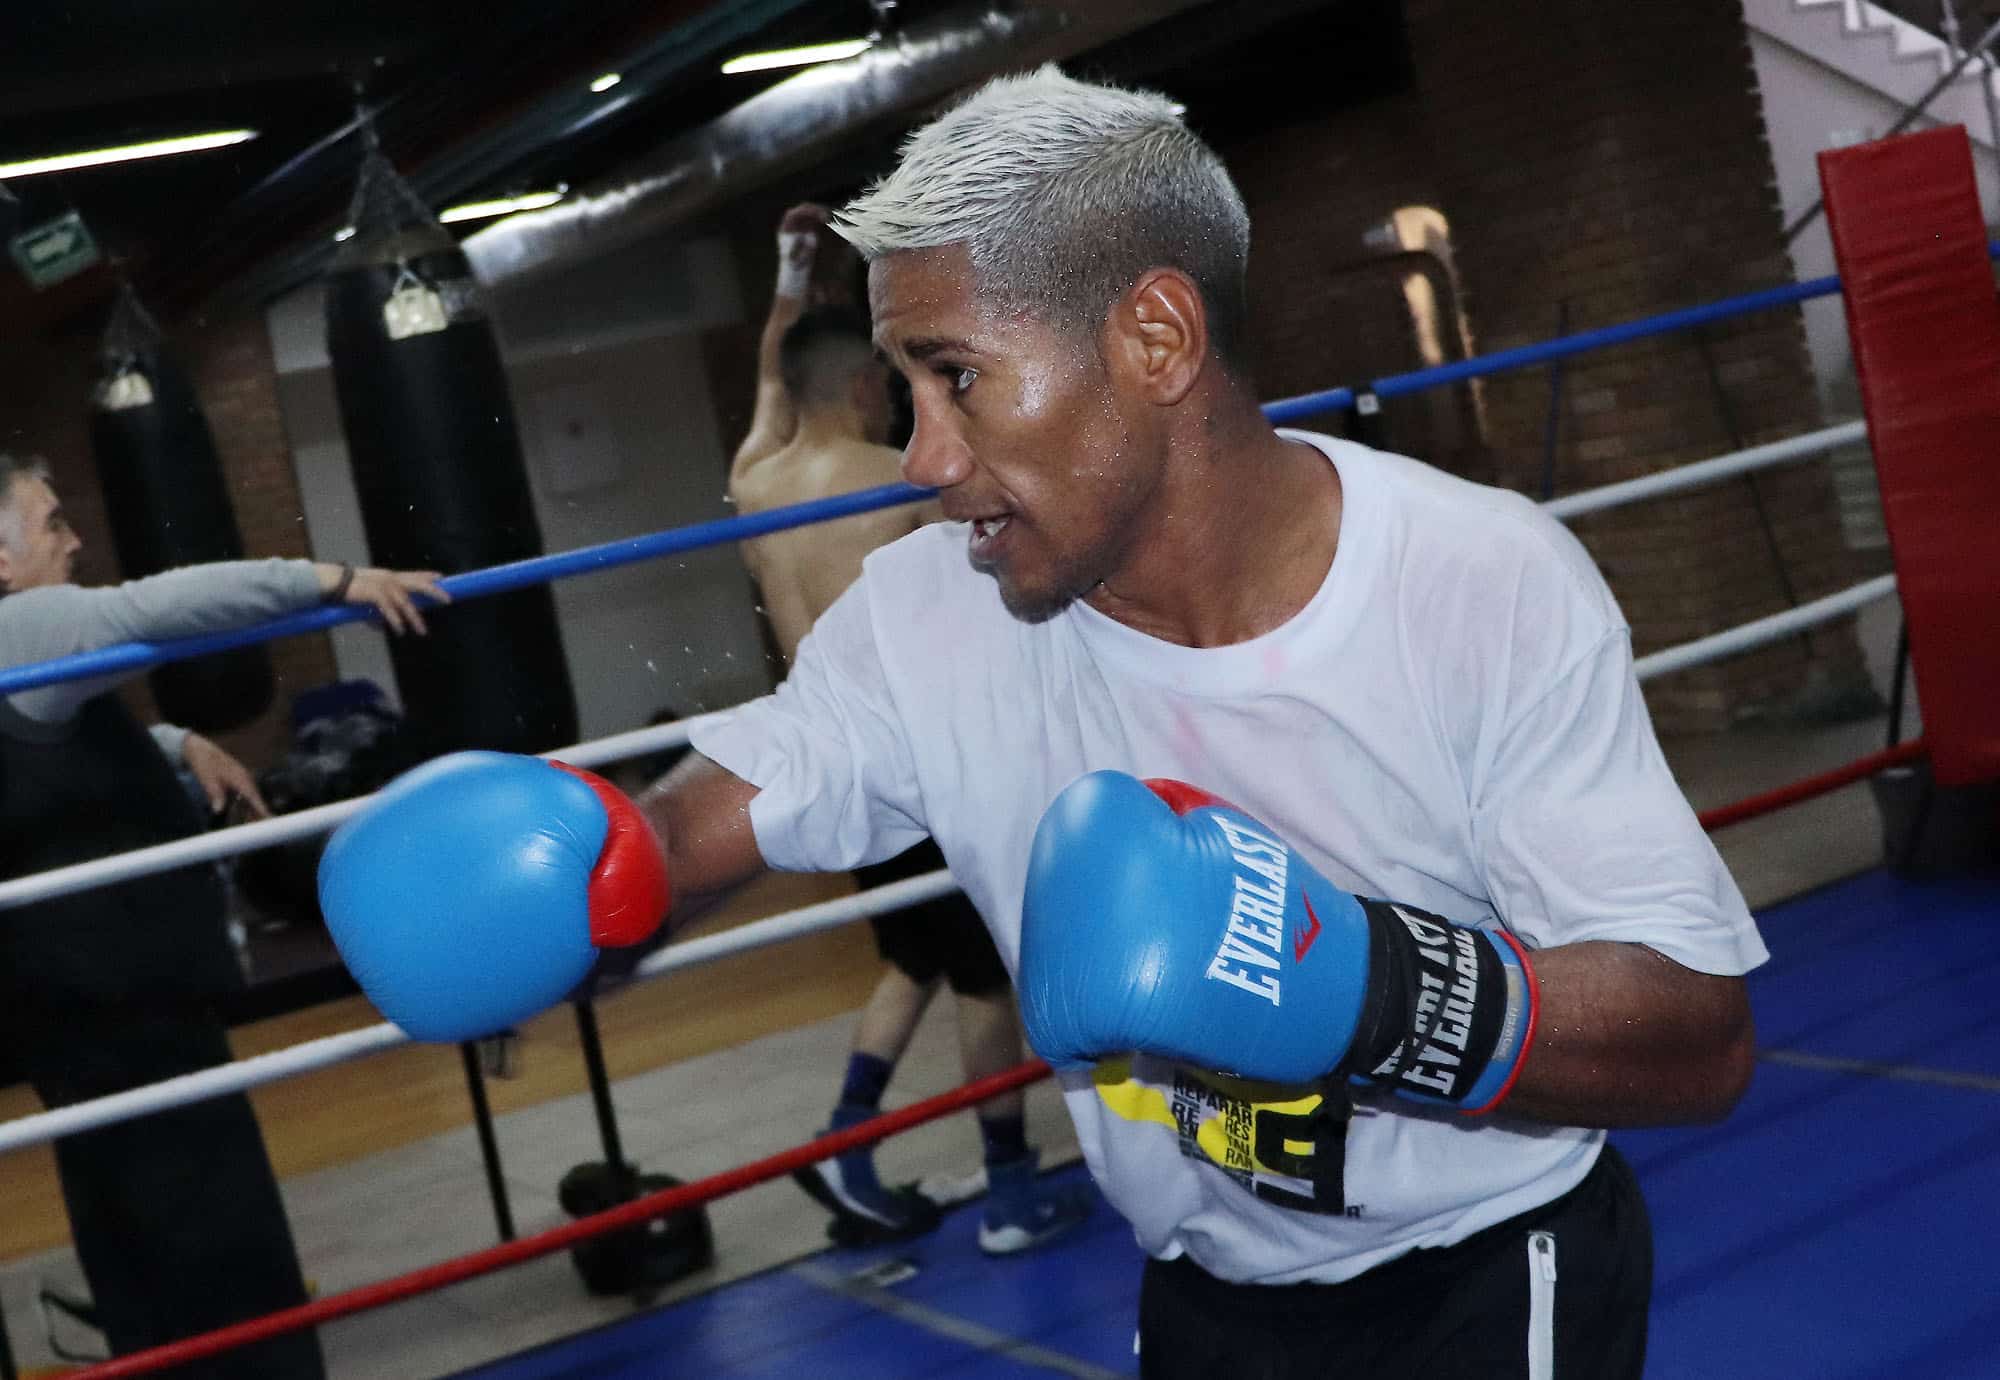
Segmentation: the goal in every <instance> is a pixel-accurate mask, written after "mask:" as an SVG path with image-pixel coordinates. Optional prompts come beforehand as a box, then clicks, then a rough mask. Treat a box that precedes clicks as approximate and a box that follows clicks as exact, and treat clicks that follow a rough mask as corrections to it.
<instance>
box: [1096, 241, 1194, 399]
mask: <svg viewBox="0 0 2000 1380" xmlns="http://www.w3.org/2000/svg"><path fill="white" fill-rule="evenodd" d="M1107 324H1108V326H1109V327H1110V329H1111V331H1112V332H1113V334H1114V336H1115V337H1116V345H1117V351H1116V356H1117V358H1118V360H1119V362H1120V364H1121V365H1122V366H1123V369H1124V372H1125V375H1126V378H1127V380H1128V382H1130V383H1131V384H1132V385H1133V386H1135V387H1136V388H1137V389H1138V391H1139V392H1140V394H1141V395H1142V396H1144V397H1145V398H1147V400H1148V401H1150V402H1153V403H1155V404H1158V405H1159V406H1163V407H1171V406H1173V405H1174V404H1176V403H1179V402H1180V401H1181V400H1182V399H1183V398H1185V397H1186V396H1187V395H1188V392H1189V391H1190V390H1191V389H1192V388H1193V387H1194V385H1195V381H1196V380H1197V379H1199V378H1200V377H1201V371H1202V369H1203V368H1204V367H1206V365H1207V363H1208V313H1207V310H1206V308H1205V307H1204V305H1203V303H1202V300H1201V289H1200V288H1198V287H1196V286H1195V284H1194V280H1193V279H1192V278H1190V277H1188V276H1187V275H1186V274H1185V273H1182V272H1181V271H1180V270H1179V269H1175V268H1153V269H1148V270H1147V271H1146V272H1145V274H1144V275H1143V276H1141V277H1140V279H1139V281H1138V282H1136V283H1134V284H1133V285H1132V286H1131V287H1130V288H1128V289H1127V290H1126V292H1125V295H1124V296H1123V297H1121V298H1119V299H1118V301H1117V302H1116V303H1115V304H1114V305H1113V306H1112V309H1111V317H1110V320H1109V322H1108V323H1107Z"/></svg>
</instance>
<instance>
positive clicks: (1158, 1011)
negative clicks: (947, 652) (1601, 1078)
mask: <svg viewBox="0 0 2000 1380" xmlns="http://www.w3.org/2000/svg"><path fill="white" fill-rule="evenodd" d="M1019 987H1020V994H1021V1015H1022V1021H1023V1024H1024V1026H1025V1028H1026V1030H1027V1035H1028V1039H1029V1042H1030V1043H1031V1044H1033V1045H1034V1047H1035V1049H1036V1050H1037V1051H1038V1052H1039V1053H1040V1054H1041V1055H1042V1056H1043V1057H1044V1058H1046V1059H1047V1060H1048V1061H1049V1062H1050V1063H1052V1064H1054V1065H1056V1066H1057V1067H1058V1068H1078V1067H1084V1066H1088V1065H1089V1064H1091V1063H1094V1062H1095V1061H1096V1060H1097V1059H1099V1058H1100V1057H1103V1056H1106V1055H1114V1054H1123V1053H1127V1052H1133V1051H1136V1052H1139V1053H1144V1054H1152V1055H1158V1056H1160V1057H1163V1058H1167V1059H1172V1060H1174V1061H1176V1062H1179V1063H1184V1064H1189V1065H1193V1066H1195V1067H1199V1068H1206V1069H1212V1070H1216V1071H1219V1072H1224V1073H1231V1074H1235V1075H1237V1076H1239V1077H1244V1078H1251V1079H1257V1080H1261V1081H1268V1082H1273V1083H1283V1084H1307V1083H1314V1082H1318V1081H1319V1080H1321V1079H1324V1078H1328V1077H1346V1078H1349V1079H1351V1080H1352V1081H1354V1082H1355V1083H1358V1084H1373V1085H1377V1086H1384V1087H1389V1088H1393V1089H1394V1090H1395V1091H1396V1092H1398V1093H1401V1094H1403V1095H1405V1096H1408V1097H1412V1098H1416V1099H1418V1100H1421V1101H1425V1102H1434V1103H1443V1104H1446V1105H1449V1106H1453V1107H1457V1108H1459V1109H1461V1110H1464V1111H1468V1112H1486V1111H1491V1110H1492V1109H1493V1108H1494V1107H1495V1106H1496V1105H1498V1104H1499V1102H1500V1100H1501V1099H1502V1098H1503V1097H1505V1096H1506V1095H1507V1093H1508V1091H1510V1090H1511V1089H1512V1087H1513V1085H1514V1080H1515V1078H1516V1076H1517V1075H1518V1074H1519V1072H1520V1069H1521V1062H1522V1060H1523V1058H1524V1057H1525V1056H1526V1054H1527V1051H1528V1049H1529V1047H1530V1045H1531V1043H1532V1041H1533V1038H1534V1027H1535V1017H1536V1014H1537V1006H1538V1000H1539V997H1538V992H1537V989H1536V985H1535V976H1534V971H1533V969H1532V968H1531V967H1530V965H1529V963H1528V956H1527V952H1526V950H1524V949H1523V948H1522V947H1521V946H1520V944H1519V943H1518V942H1517V941H1516V940H1515V939H1514V937H1513V936H1512V935H1509V934H1507V933H1505V932H1504V931H1499V932H1489V931H1484V930H1476V929H1471V928H1468V927H1465V926H1462V925H1456V924H1453V923H1452V922H1451V921H1449V920H1445V919H1443V918H1441V917H1439V916H1436V915H1432V914H1430V913H1429V912H1427V911H1422V910H1418V909H1416V908H1414V907H1411V906H1404V905H1397V904H1393V903H1390V902H1386V901H1377V900H1369V899H1364V898H1361V897H1356V896H1351V895H1349V894H1348V893H1347V892H1345V891H1343V890H1341V889H1340V888H1339V887H1337V886H1335V885H1333V883H1331V882H1329V881H1327V880H1326V878H1324V877H1322V876H1320V875H1319V873H1318V872H1317V871H1315V870H1314V869H1313V867H1312V866H1311V865H1310V864H1308V863H1307V862H1306V861H1305V860H1304V859H1303V858H1301V857H1300V856H1299V855H1298V854H1297V853H1296V852H1294V851H1293V850H1292V849H1291V848H1290V847H1289V846H1288V845H1286V844H1285V843H1284V841H1283V840H1281V839H1279V838H1278V837H1277V836H1276V835H1275V834H1273V833H1272V832H1271V831H1270V830H1269V829H1267V828H1265V827H1264V826H1263V825H1262V824H1260V823H1258V822H1257V821H1256V820H1254V819H1252V818H1251V817H1250V816H1249V815H1247V814H1245V813H1243V812H1242V811H1241V810H1238V809H1236V808H1235V807H1234V806H1232V805H1230V804H1228V803H1227V802H1226V801H1222V800H1219V799H1217V798H1216V797H1214V796H1211V795H1208V794H1207V793H1206V792H1203V791H1199V790H1196V789H1195V788H1193V787H1191V786H1186V785H1183V784H1181V783H1180V782H1177V781H1150V782H1140V781H1138V780H1136V779H1134V778H1133V777H1130V776H1127V775H1125V774H1124V773H1122V772H1110V771H1100V772H1093V773H1092V774H1091V775H1089V776H1086V777H1083V778H1082V779H1080V780H1078V781H1076V782H1075V783H1073V784H1072V785H1071V786H1069V788H1068V789H1066V790H1065V791H1063V793H1062V794H1061V795H1059V796H1057V797H1056V799H1055V802H1054V803H1053V804H1051V805H1050V806H1049V808H1048V811H1047V813H1046V814H1044V815H1043V816H1042V822H1041V826H1040V828H1038V829H1037V830H1036V832H1035V843H1034V850H1033V853H1032V854H1031V856H1030V859H1029V863H1028V885H1027V895H1026V901H1025V905H1024V908H1023V911H1022V921H1021V973H1020V982H1019Z"/></svg>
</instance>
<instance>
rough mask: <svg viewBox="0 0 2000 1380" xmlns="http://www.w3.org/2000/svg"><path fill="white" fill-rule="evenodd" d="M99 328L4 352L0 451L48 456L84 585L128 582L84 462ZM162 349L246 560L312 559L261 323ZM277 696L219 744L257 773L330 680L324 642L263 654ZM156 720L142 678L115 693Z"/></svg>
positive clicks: (187, 336)
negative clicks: (195, 422) (214, 468)
mask: <svg viewBox="0 0 2000 1380" xmlns="http://www.w3.org/2000/svg"><path fill="white" fill-rule="evenodd" d="M97 340H98V333H97V328H96V323H94V322H93V323H91V326H90V328H89V329H76V330H71V331H67V332H65V333H63V334H61V335H57V336H53V337H45V338H41V339H37V340H32V341H23V340H16V341H13V342H11V344H10V345H9V346H8V347H7V348H5V349H4V350H0V418H4V421H0V446H4V447H6V448H7V449H9V450H12V451H15V452H25V453H30V454H41V455H44V456H46V457H48V460H49V463H50V467H51V469H52V470H53V472H54V476H55V481H56V486H57V488H58V489H59V490H60V491H61V493H62V496H63V506H64V507H65V509H67V510H68V512H69V513H70V516H71V520H72V522H73V523H74V524H75V526H76V529H77V532H78V535H80V536H81V537H82V538H83V544H84V546H83V555H82V559H81V560H80V562H79V566H78V572H77V573H78V579H79V581H80V582H82V583H85V584H99V583H110V582H115V581H117V580H119V579H122V578H123V572H122V571H121V570H120V569H119V566H118V556H117V552H116V550H115V549H114V547H113V544H112V540H111V529H110V525H109V523H108V522H107V521H106V519H105V514H104V499H103V493H102V490H101V487H100V484H99V480H98V474H97V466H96V463H95V462H94V461H93V459H92V458H91V453H90V428H89V412H88V405H89V404H88V400H89V396H90V389H91V385H92V384H93V383H94V382H95V381H96V377H97V362H96V350H97ZM167 340H168V346H169V348H170V349H171V350H172V351H173V353H174V355H175V357H176V358H177V359H178V360H179V361H180V364H181V366H182V367H183V368H184V369H186V370H187V371H188V374H189V376H190V377H191V378H192V380H193V382H194V387H195V392H196V393H197V395H198V396H199V397H200V399H201V402H202V407H203V410H204V412H205V413H206V415H207V417H208V424H209V428H210V430H211V431H212V432H213V434H214V436H215V446H216V452H217V455H218V456H219V458H220V460H221V463H222V469H223V475H224V478H225V480H226V481H227V484H228V488H229V494H230V498H231V500H232V502H233V503H234V505H235V509H236V521H237V525H238V526H239V527H240V528H241V530H242V533H243V549H244V552H245V554H246V555H248V556H252V557H262V556H308V555H310V554H311V553H310V552H309V551H308V549H307V545H306V534H305V523H304V521H303V519H302V510H301V507H300V503H299V493H298V486H297V482H296V480H295V479H294V476H293V470H292V462H291V453H290V450H289V448H288V447H287V445H286V441H285V432H284V426H283V421H282V418H281V415H280V413H279V410H278V394H277V372H276V367H275V365H274V364H273V362H272V359H271V352H270V341H269V336H268V334H267V332H266V330H265V326H264V322H263V319H262V317H261V316H257V315H242V316H235V317H230V318H227V319H218V320H215V321H210V322H197V323H192V324H187V325H183V326H179V327H176V326H173V325H171V324H170V325H168V326H167ZM269 650H270V655H271V659H272V669H273V670H274V671H275V673H276V679H277V694H276V695H275V696H274V698H273V702H272V706H271V708H270V709H269V710H268V711H266V712H265V713H264V714H263V715H262V716H260V717H259V718H258V719H256V720H254V721H253V722H251V723H249V724H246V725H245V726H243V727H242V728H239V729H236V730H234V731H232V732H230V733H226V734H218V735H216V737H217V740H218V741H220V742H221V743H223V745H224V746H226V747H228V748H229V749H230V751H232V752H234V753H236V754H237V755H238V756H239V757H241V758H242V759H243V760H244V762H245V763H247V764H248V765H249V766H250V767H251V768H252V770H256V769H258V768H261V767H264V766H267V765H269V764H270V763H271V762H273V761H274V760H276V758H277V757H278V756H279V755H281V754H282V753H283V751H284V749H285V747H286V746H287V744H288V743H289V741H290V737H291V697H292V695H293V694H295V693H297V692H298V691H300V690H304V689H308V688H310V687H312V686H315V685H322V684H325V683H326V682H328V681H330V680H332V679H334V676H335V670H334V662H333V650H332V644H331V643H330V642H329V641H328V640H327V639H326V637H325V636H324V635H313V636H309V637H295V638H288V639H285V640H284V641H281V642H277V643H273V644H271V645H270V648H269ZM122 693H123V694H124V695H125V696H126V697H127V702H128V703H130V704H131V705H132V707H133V709H134V710H135V711H136V712H138V713H139V715H140V716H141V717H142V718H144V719H145V720H147V721H148V722H151V721H152V720H153V719H155V718H157V717H158V714H157V711H156V710H155V708H154V706H153V701H152V695H151V693H150V692H149V690H148V689H147V685H146V682H145V680H144V678H141V679H139V680H137V681H134V682H132V683H131V684H130V685H128V686H127V688H126V689H125V690H124V691H123V692H122Z"/></svg>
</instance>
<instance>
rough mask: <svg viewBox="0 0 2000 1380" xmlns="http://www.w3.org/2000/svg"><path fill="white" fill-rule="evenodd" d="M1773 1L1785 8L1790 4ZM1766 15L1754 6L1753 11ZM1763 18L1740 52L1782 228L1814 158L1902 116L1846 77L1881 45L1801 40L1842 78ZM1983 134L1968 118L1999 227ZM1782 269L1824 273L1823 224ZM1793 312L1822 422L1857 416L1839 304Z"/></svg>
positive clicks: (1834, 300) (1792, 216)
mask: <svg viewBox="0 0 2000 1380" xmlns="http://www.w3.org/2000/svg"><path fill="white" fill-rule="evenodd" d="M1777 3H1778V4H1782V5H1788V4H1789V3H1790V0H1777ZM1746 8H1747V9H1748V8H1751V7H1750V6H1746ZM1770 8H1771V6H1770V5H1768V4H1763V3H1759V4H1756V5H1755V6H1754V9H1755V10H1756V11H1764V10H1769V9H1770ZM1773 17H1775V16H1774V15H1768V14H1767V15H1761V16H1760V15H1758V14H1756V13H1754V12H1753V14H1752V25H1751V29H1750V52H1751V56H1752V59H1753V60H1754V62H1755V65H1756V70H1757V83H1758V86H1759V88H1760V89H1761V91H1762V93H1763V98H1764V124H1765V129H1766V132H1767V134H1768V135H1769V137H1770V142H1771V162H1772V165H1773V167H1774V168H1775V170H1776V172H1777V179H1778V196H1779V204H1780V205H1781V206H1783V208H1784V214H1785V223H1786V224H1787V225H1790V224H1792V223H1793V221H1795V220H1796V219H1797V218H1798V217H1799V216H1800V215H1802V214H1804V213H1805V211H1806V210H1807V209H1808V208H1809V207H1811V206H1812V204H1813V203H1814V202H1815V201H1817V200H1818V199H1819V194H1820V188H1819V166H1818V163H1817V161H1816V159H1817V155H1818V154H1819V152H1820V150H1822V149H1829V148H1843V147H1846V146H1847V145H1849V144H1857V143H1862V142H1864V141H1866V140H1870V139H1878V138H1881V137H1882V136H1883V135H1884V134H1885V133H1887V131H1888V130H1889V128H1890V127H1891V126H1892V125H1894V124H1895V123H1896V121H1897V120H1898V119H1899V118H1900V117H1901V116H1902V114H1903V109H1904V107H1903V105H1902V103H1901V102H1900V101H1899V100H1897V99H1896V98H1894V97H1892V96H1890V95H1888V94H1885V93H1884V92H1883V91H1882V90H1881V89H1878V88H1877V87H1876V86H1874V85H1871V84H1869V83H1868V82H1866V81H1864V80H1863V79H1862V78H1861V77H1860V76H1857V75H1855V74H1856V73H1863V72H1865V71H1866V70H1867V69H1866V64H1867V63H1869V62H1872V61H1875V60H1876V59H1878V58H1882V57H1884V56H1885V55H1886V51H1887V50H1886V45H1885V42H1884V40H1882V39H1880V38H1876V37H1871V36H1869V35H1846V36H1845V37H1842V38H1838V39H1832V40H1829V39H1828V38H1827V35H1826V34H1815V35H1811V36H1813V37H1815V38H1817V39H1818V40H1819V41H1820V42H1821V43H1822V44H1823V43H1824V42H1827V41H1834V42H1840V43H1843V44H1845V45H1848V46H1849V47H1850V48H1851V49H1852V52H1851V54H1850V55H1849V56H1851V58H1852V59H1853V60H1852V61H1851V62H1849V63H1847V64H1845V65H1846V66H1847V67H1848V68H1850V69H1851V70H1842V69H1840V68H1836V67H1834V66H1832V65H1829V64H1828V63H1827V62H1822V61H1820V60H1818V59H1816V58H1814V57H1813V56H1810V55H1809V54H1808V53H1807V52H1806V51H1804V50H1803V49H1802V48H1801V47H1799V46H1794V44H1793V43H1790V42H1787V41H1785V40H1784V39H1783V38H1781V37H1779V36H1776V35H1774V34H1772V33H1767V32H1764V31H1763V30H1762V29H1760V28H1759V26H1758V22H1757V21H1758V19H1759V18H1763V19H1766V20H1768V19H1770V18H1773ZM1831 18H1832V16H1830V15H1828V16H1820V15H1814V14H1810V13H1807V14H1803V15H1798V16H1797V17H1796V22H1807V21H1813V20H1824V19H1831ZM1772 27H1776V26H1775V25H1773V26H1772ZM1820 27H1821V28H1825V27H1826V26H1825V25H1824V24H1822V25H1821V26H1820ZM1834 32H1837V31H1834ZM1801 41H1803V36H1801ZM1916 66H1917V67H1918V68H1919V70H1920V71H1921V73H1922V82H1921V83H1920V84H1927V83H1928V81H1930V80H1935V78H1936V76H1937V75H1938V73H1937V71H1936V69H1935V68H1934V67H1931V66H1929V65H1927V64H1916ZM1895 75H1896V76H1897V77H1898V79H1899V81H1900V82H1902V83H1907V82H1908V81H1910V79H1911V78H1910V75H1909V73H1908V72H1907V71H1905V72H1898V73H1896V74H1895ZM1936 123H1937V122H1936V121H1932V120H1919V121H1918V122H1917V123H1916V124H1914V125H1913V126H1912V128H1913V129H1928V128H1934V127H1935V126H1936ZM1985 126H1986V121H1985V120H1984V119H1983V118H1981V117H1980V113H1975V114H1974V115H1972V116H1971V117H1970V118H1969V120H1968V123H1967V126H1966V128H1967V130H1968V132H1969V133H1970V134H1971V136H1972V139H1973V168H1974V171H1975V174H1976V175H1977V177H1978V179H1979V191H1980V201H1981V204H1982V205H1983V207H1984V208H1985V213H1986V220H1987V223H1988V224H1989V225H1990V224H1993V223H1994V222H1995V221H1996V220H2000V196H1996V184H2000V178H1996V175H1995V158H1994V153H1993V149H1992V146H1991V133H1992V132H1991V131H1990V130H1988V129H1987V128H1986V127H1985ZM1792 262H1793V266H1794V268H1795V270H1796V272H1797V274H1798V277H1799V280H1800V281H1805V280H1807V279H1811V278H1821V277H1825V276H1827V275H1828V274H1831V273H1833V272H1834V262H1833V242H1832V240H1831V239H1830V238H1829V237H1828V235H1827V230H1826V218H1825V217H1824V216H1821V217H1819V218H1818V219H1817V220H1816V221H1815V222H1814V224H1813V225H1812V227H1811V228H1810V229H1808V230H1806V231H1804V232H1803V233H1802V234H1800V236H1799V238H1798V239H1797V240H1795V241H1794V242H1793V244H1792ZM1803 309H1804V312H1805V320H1806V337H1807V341H1808V343H1809V345H1810V347H1811V350H1812V358H1813V368H1814V372H1815V374H1816V375H1817V377H1818V379H1819V385H1820V393H1821V396H1822V399H1823V400H1824V401H1825V403H1826V405H1827V408H1828V412H1829V416H1830V418H1835V419H1837V418H1844V417H1853V416H1858V415H1859V413H1860V402H1859V398H1858V395H1857V394H1856V392H1855V386H1854V360H1853V355H1852V353H1851V352H1850V350H1849V346H1848V340H1847V322H1846V320H1845V318H1844V317H1843V315H1842V309H1841V303H1840V299H1839V298H1838V297H1822V298H1817V299H1815V300H1813V301H1811V302H1807V303H1805V304H1804V306H1803Z"/></svg>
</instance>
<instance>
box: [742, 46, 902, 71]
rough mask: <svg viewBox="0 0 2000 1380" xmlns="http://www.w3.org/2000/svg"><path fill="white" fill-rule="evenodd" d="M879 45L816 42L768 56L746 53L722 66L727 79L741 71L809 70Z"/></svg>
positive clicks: (785, 49)
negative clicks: (797, 68)
mask: <svg viewBox="0 0 2000 1380" xmlns="http://www.w3.org/2000/svg"><path fill="white" fill-rule="evenodd" d="M874 46H875V40H874V39H872V38H847V39H842V40H841V41H840V42H838V43H813V44H809V45H807V46H806V47H804V48H777V49H773V50H772V51H771V52H768V53H745V54H744V55H743V56H742V57H733V58H731V59H729V61H727V62H725V63H723V64H722V71H723V73H724V75H726V76H731V77H733V76H735V75H736V74H737V73H739V72H766V71H769V70H770V69H771V68H773V67H805V66H808V65H810V64H812V63H815V62H839V61H840V60H841V59H842V58H851V57H853V56H855V55H856V54H857V53H865V52H867V51H868V50H869V49H870V48H872V47H874Z"/></svg>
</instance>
